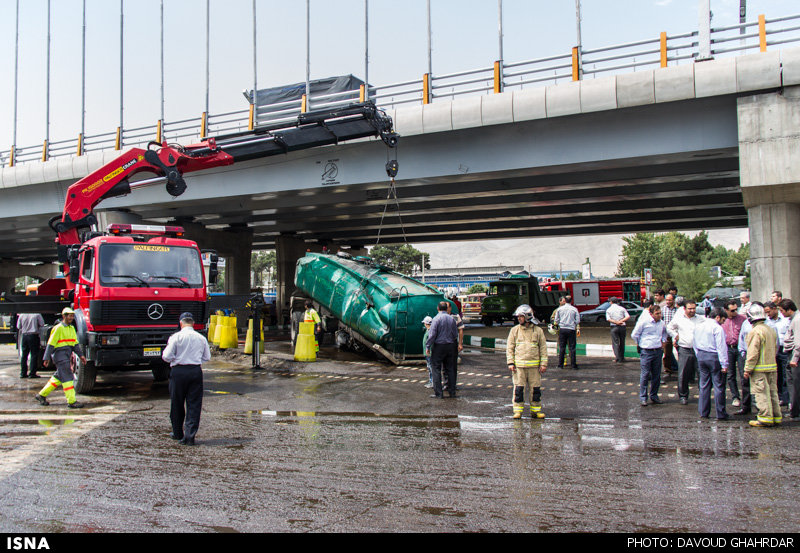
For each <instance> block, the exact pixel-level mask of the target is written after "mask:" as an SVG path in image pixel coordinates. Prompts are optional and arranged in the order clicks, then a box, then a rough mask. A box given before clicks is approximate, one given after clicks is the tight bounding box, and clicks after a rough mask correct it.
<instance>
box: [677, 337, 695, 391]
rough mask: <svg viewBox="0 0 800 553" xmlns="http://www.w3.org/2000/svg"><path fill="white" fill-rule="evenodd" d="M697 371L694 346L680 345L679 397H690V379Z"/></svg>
mask: <svg viewBox="0 0 800 553" xmlns="http://www.w3.org/2000/svg"><path fill="white" fill-rule="evenodd" d="M696 372H697V357H696V356H695V354H694V349H693V348H684V347H680V346H679V347H678V397H681V398H685V399H689V381H690V380H692V379H693V378H694V375H695V373H696Z"/></svg>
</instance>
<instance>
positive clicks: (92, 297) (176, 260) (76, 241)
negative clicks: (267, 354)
mask: <svg viewBox="0 0 800 553" xmlns="http://www.w3.org/2000/svg"><path fill="white" fill-rule="evenodd" d="M370 136H380V137H381V139H382V140H383V141H384V142H385V143H386V144H387V146H389V147H394V146H395V145H396V143H397V135H396V134H395V133H394V132H392V121H391V118H389V117H388V116H386V115H385V113H383V112H382V111H379V110H377V108H376V107H375V106H374V104H372V103H371V102H362V103H358V104H352V105H350V106H347V107H344V108H339V109H329V110H320V111H313V112H308V113H304V114H301V115H300V117H299V118H298V119H297V121H296V122H295V123H294V124H291V125H286V124H284V125H278V126H267V127H258V128H256V129H255V130H254V131H248V132H243V133H236V134H231V135H226V136H220V137H216V138H209V139H207V140H205V141H203V142H201V143H200V144H194V145H191V146H185V147H181V146H174V145H168V144H166V143H164V144H158V143H151V144H150V145H149V146H148V148H147V149H139V148H133V149H131V150H129V151H127V152H126V153H124V154H122V155H121V156H120V157H119V158H117V159H116V160H114V161H113V162H111V163H109V164H107V165H105V166H103V167H101V168H100V169H98V170H97V171H94V172H93V173H91V174H90V175H88V176H87V177H85V178H83V179H80V180H79V181H77V182H75V183H74V184H73V185H72V186H70V187H69V189H68V190H67V196H66V201H65V204H64V211H63V213H62V215H60V216H57V217H54V218H53V219H51V220H50V227H51V228H52V229H53V230H54V231H55V232H56V234H57V238H56V244H57V249H58V260H59V262H60V263H62V264H63V268H64V270H63V273H64V275H65V278H61V279H51V280H50V281H46V282H45V283H43V284H42V285H41V286H40V287H39V291H40V294H39V295H37V296H3V297H2V298H0V312H6V313H12V314H17V313H24V312H39V313H49V314H50V315H51V320H53V319H54V318H55V317H54V314H55V313H58V312H60V310H61V308H62V307H64V306H72V307H73V309H74V310H75V324H76V327H77V334H78V339H79V341H80V342H81V344H82V346H83V348H84V352H85V356H86V363H81V362H80V361H77V368H76V376H77V378H76V380H77V382H76V385H75V388H76V390H77V391H78V392H80V393H87V392H90V391H91V390H92V389H93V388H94V385H95V381H96V377H97V371H98V370H110V371H116V370H137V369H149V370H152V371H153V376H154V377H155V378H156V380H164V379H166V378H168V376H169V367H168V366H167V365H166V364H165V363H164V362H163V361H162V360H161V352H162V349H163V348H164V346H166V343H167V338H168V337H169V336H170V334H172V333H173V332H175V330H176V324H177V320H178V317H179V316H180V314H181V313H183V312H190V313H192V314H193V315H194V317H195V321H196V327H195V328H196V329H198V330H203V329H205V323H206V321H207V320H208V316H209V313H210V311H211V309H212V306H211V305H210V302H209V295H208V292H207V284H208V283H207V282H206V279H205V274H204V269H203V264H202V260H201V252H200V249H199V248H198V246H197V244H196V243H195V242H194V241H192V240H187V239H186V238H184V237H183V232H184V231H183V229H182V228H181V227H177V226H152V225H111V226H110V227H109V228H108V229H107V231H105V232H97V231H91V227H92V226H93V225H96V223H97V219H96V217H95V215H94V208H95V206H96V205H97V204H98V203H100V202H101V201H102V200H104V199H106V198H111V197H116V196H121V195H125V194H128V193H130V192H131V191H132V190H134V189H136V188H140V187H143V186H150V185H153V184H163V183H166V189H167V192H168V193H169V194H170V195H172V196H179V195H180V194H182V193H183V192H184V191H185V190H186V183H185V182H184V179H183V174H184V173H188V172H192V171H201V170H203V169H208V168H211V167H219V166H224V165H231V164H233V163H236V162H238V161H244V160H248V159H255V158H260V157H265V156H270V155H276V154H281V153H286V152H291V151H295V150H302V149H306V148H313V147H316V146H323V145H327V144H335V143H338V142H339V141H341V140H348V139H354V138H362V137H370ZM392 169H393V171H395V172H396V162H393V167H392ZM387 171H389V166H388V164H387ZM140 172H149V173H153V174H155V175H156V177H155V178H151V179H147V180H140V181H136V182H130V180H129V179H130V177H132V176H133V175H135V174H137V173H140ZM216 272H217V268H216V255H215V254H214V253H213V252H212V256H211V267H210V270H209V281H210V282H213V280H214V279H215V278H216ZM215 299H216V297H215Z"/></svg>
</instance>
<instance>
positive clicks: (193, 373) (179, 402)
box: [169, 365, 203, 440]
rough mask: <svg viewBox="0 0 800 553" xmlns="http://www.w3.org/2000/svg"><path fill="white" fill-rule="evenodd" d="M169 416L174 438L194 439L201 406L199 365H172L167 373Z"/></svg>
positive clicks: (198, 424)
mask: <svg viewBox="0 0 800 553" xmlns="http://www.w3.org/2000/svg"><path fill="white" fill-rule="evenodd" d="M169 397H170V409H169V418H170V421H171V422H172V433H173V435H174V436H175V437H176V438H186V439H187V440H194V437H195V435H196V434H197V429H198V428H199V427H200V411H201V410H202V408H203V370H202V369H201V368H200V365H174V366H173V367H172V370H171V371H170V375H169Z"/></svg>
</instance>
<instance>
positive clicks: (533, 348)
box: [506, 323, 547, 369]
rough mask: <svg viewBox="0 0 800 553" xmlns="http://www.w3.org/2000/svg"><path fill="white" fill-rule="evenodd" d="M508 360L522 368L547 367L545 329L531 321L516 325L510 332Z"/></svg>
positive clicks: (507, 343) (507, 349) (509, 362)
mask: <svg viewBox="0 0 800 553" xmlns="http://www.w3.org/2000/svg"><path fill="white" fill-rule="evenodd" d="M506 361H507V363H508V364H509V365H512V364H513V365H515V366H516V367H517V368H520V369H524V368H531V367H536V368H539V367H546V366H547V340H546V339H545V337H544V331H543V330H542V329H541V328H539V327H538V326H536V325H534V324H531V323H527V324H524V325H520V324H518V325H516V326H514V328H512V329H511V332H509V333H508V341H507V342H506Z"/></svg>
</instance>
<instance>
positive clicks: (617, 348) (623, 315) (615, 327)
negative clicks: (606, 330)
mask: <svg viewBox="0 0 800 553" xmlns="http://www.w3.org/2000/svg"><path fill="white" fill-rule="evenodd" d="M609 301H610V302H611V305H610V306H609V307H608V309H606V320H607V321H608V322H609V323H610V324H611V347H612V348H613V350H614V363H624V362H625V334H626V333H627V331H628V327H627V326H626V323H627V322H628V321H629V320H630V318H631V316H630V314H629V313H628V310H627V309H625V308H624V307H622V305H621V304H620V302H619V298H616V297H615V298H610V299H609Z"/></svg>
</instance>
